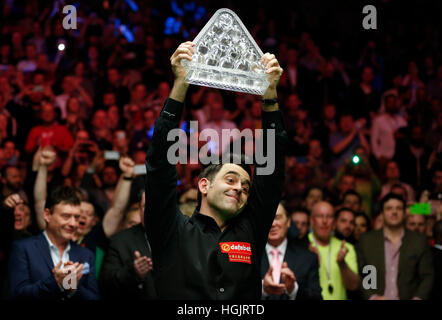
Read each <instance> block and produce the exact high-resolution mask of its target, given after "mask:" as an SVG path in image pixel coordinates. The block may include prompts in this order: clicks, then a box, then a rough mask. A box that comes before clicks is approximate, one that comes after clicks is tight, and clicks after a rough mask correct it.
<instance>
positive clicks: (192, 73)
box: [185, 63, 269, 95]
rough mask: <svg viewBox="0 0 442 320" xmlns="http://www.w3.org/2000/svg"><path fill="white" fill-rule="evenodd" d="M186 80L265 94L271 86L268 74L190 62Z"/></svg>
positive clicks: (204, 84)
mask: <svg viewBox="0 0 442 320" xmlns="http://www.w3.org/2000/svg"><path fill="white" fill-rule="evenodd" d="M187 67H188V68H187V70H188V72H187V76H186V79H185V81H186V82H187V83H189V84H194V85H199V86H205V87H211V88H217V89H223V90H230V91H239V92H244V93H250V94H256V95H264V93H265V91H266V90H267V88H268V86H269V82H268V81H267V79H266V78H267V75H266V74H258V73H256V74H255V75H253V76H252V74H251V73H250V72H248V73H246V72H243V71H241V70H228V71H227V70H226V69H221V68H219V69H218V70H217V69H215V68H213V67H212V68H210V67H208V66H207V65H202V64H196V63H189V64H188V66H187Z"/></svg>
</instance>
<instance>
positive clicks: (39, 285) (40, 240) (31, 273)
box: [9, 187, 99, 300]
mask: <svg viewBox="0 0 442 320" xmlns="http://www.w3.org/2000/svg"><path fill="white" fill-rule="evenodd" d="M79 217H80V199H78V197H77V195H76V194H75V192H74V190H73V189H72V188H69V187H58V188H56V189H55V190H54V191H53V192H52V193H51V195H50V197H49V199H48V200H47V202H46V208H45V210H44V219H45V221H46V224H47V227H46V230H45V231H44V232H43V233H41V234H39V235H37V236H34V237H30V238H26V239H23V240H20V241H17V242H14V243H13V245H12V249H11V256H10V259H9V282H10V288H11V297H12V298H25V299H30V298H32V299H50V300H66V299H79V300H98V299H99V295H98V286H97V283H96V280H95V272H94V255H93V253H92V252H91V251H90V250H88V249H86V248H83V247H81V246H79V245H77V244H76V243H74V242H72V241H71V239H72V236H73V235H74V233H75V231H76V228H77V227H78V219H79Z"/></svg>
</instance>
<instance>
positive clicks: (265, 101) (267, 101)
mask: <svg viewBox="0 0 442 320" xmlns="http://www.w3.org/2000/svg"><path fill="white" fill-rule="evenodd" d="M277 103H278V99H276V98H275V99H262V104H263V105H266V106H273V105H275V104H277Z"/></svg>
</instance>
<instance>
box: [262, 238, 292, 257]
mask: <svg viewBox="0 0 442 320" xmlns="http://www.w3.org/2000/svg"><path fill="white" fill-rule="evenodd" d="M274 248H275V247H274V246H272V245H271V244H270V243H268V242H267V244H266V251H267V255H269V254H270V252H271V251H272V250H273V249H274ZM276 248H277V249H278V251H279V253H280V254H282V255H283V256H284V255H285V251H286V250H287V238H285V239H284V241H282V242H281V244H280V245H279V246H277V247H276Z"/></svg>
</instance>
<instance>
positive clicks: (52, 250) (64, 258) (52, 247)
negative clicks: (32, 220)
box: [43, 231, 71, 268]
mask: <svg viewBox="0 0 442 320" xmlns="http://www.w3.org/2000/svg"><path fill="white" fill-rule="evenodd" d="M43 234H44V236H45V238H46V240H47V241H48V244H49V252H50V253H51V259H52V262H53V263H54V267H55V266H56V265H57V264H58V263H59V262H60V260H62V261H63V262H62V264H61V268H63V267H64V264H65V263H66V262H68V261H69V251H70V250H71V244H70V243H68V245H67V247H66V249H65V250H64V252H63V255H62V256H61V257H60V252H59V251H58V248H57V247H56V246H55V244H53V243H52V241H51V240H50V239H49V237H48V234H47V233H46V231H43Z"/></svg>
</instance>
